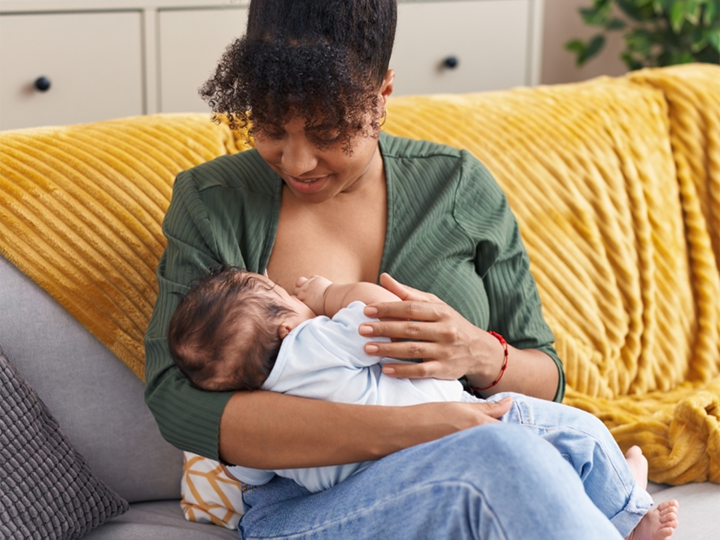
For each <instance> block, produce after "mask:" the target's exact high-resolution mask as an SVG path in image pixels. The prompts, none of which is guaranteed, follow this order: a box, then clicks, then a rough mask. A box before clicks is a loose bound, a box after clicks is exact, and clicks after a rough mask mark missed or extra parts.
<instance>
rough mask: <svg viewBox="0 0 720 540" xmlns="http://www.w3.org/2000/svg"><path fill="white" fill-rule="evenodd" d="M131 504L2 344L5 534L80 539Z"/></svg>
mask: <svg viewBox="0 0 720 540" xmlns="http://www.w3.org/2000/svg"><path fill="white" fill-rule="evenodd" d="M128 508H129V506H128V503H127V502H126V501H125V500H124V499H122V498H120V496H118V495H117V494H116V493H115V492H114V491H112V490H111V489H110V488H109V487H108V486H106V485H105V483H103V482H102V480H100V479H99V478H97V477H96V476H93V473H92V471H91V470H90V468H89V467H88V465H87V463H86V462H85V458H83V457H82V456H81V455H80V453H79V452H78V451H77V450H75V448H74V447H73V445H72V443H71V442H70V441H69V440H68V439H67V437H65V435H64V434H63V432H62V431H60V427H59V426H58V423H57V421H56V420H55V418H54V417H53V415H52V414H51V413H50V410H49V409H48V408H47V407H46V406H45V404H44V403H43V402H42V400H41V399H40V397H39V396H38V395H37V393H36V392H35V390H33V388H31V387H30V385H29V384H28V383H27V381H26V380H25V379H24V377H23V376H22V375H21V374H20V372H18V370H17V369H16V368H15V366H13V365H12V364H11V363H10V361H9V360H8V359H7V357H6V356H5V355H4V354H3V352H2V350H1V349H0V538H3V539H8V540H9V539H18V540H20V539H23V540H25V539H30V538H33V539H34V538H42V539H46V538H47V539H51V540H55V539H56V540H75V539H78V538H80V537H82V536H83V535H84V534H85V533H87V532H89V531H90V530H92V529H94V528H96V527H99V526H100V525H102V524H103V523H105V522H106V521H108V520H109V519H111V518H113V517H115V516H119V515H120V514H123V513H125V512H126V511H127V510H128Z"/></svg>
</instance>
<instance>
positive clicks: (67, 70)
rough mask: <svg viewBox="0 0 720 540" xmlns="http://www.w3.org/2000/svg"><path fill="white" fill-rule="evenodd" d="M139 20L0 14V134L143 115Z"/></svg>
mask: <svg viewBox="0 0 720 540" xmlns="http://www.w3.org/2000/svg"><path fill="white" fill-rule="evenodd" d="M141 22H142V18H141V13H140V12H139V11H127V12H102V13H54V14H30V15H11V14H7V15H0V73H1V74H2V77H0V129H15V128H22V127H33V126H41V125H57V124H73V123H79V122H93V121H96V120H105V119H109V118H117V117H122V116H132V115H139V114H143V112H144V111H143V109H144V106H143V99H144V92H143V78H142V65H143V62H142V31H141ZM39 77H46V78H47V80H48V81H49V82H50V87H49V88H48V89H47V90H46V91H44V92H43V91H40V90H38V89H37V88H36V86H35V82H36V80H37V79H38V78H39ZM39 86H41V87H42V84H39Z"/></svg>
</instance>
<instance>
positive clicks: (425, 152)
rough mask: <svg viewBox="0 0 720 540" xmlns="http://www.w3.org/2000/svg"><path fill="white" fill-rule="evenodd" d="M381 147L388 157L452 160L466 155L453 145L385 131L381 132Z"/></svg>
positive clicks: (384, 154)
mask: <svg viewBox="0 0 720 540" xmlns="http://www.w3.org/2000/svg"><path fill="white" fill-rule="evenodd" d="M380 148H381V149H382V153H383V157H386V158H397V159H418V160H422V159H428V158H438V159H446V160H450V161H452V160H458V159H463V158H464V157H465V156H464V155H463V151H462V150H459V149H457V148H453V147H452V146H447V145H445V144H439V143H436V142H432V141H425V140H421V139H408V138H406V137H397V136H395V135H390V134H388V133H385V132H382V133H381V134H380Z"/></svg>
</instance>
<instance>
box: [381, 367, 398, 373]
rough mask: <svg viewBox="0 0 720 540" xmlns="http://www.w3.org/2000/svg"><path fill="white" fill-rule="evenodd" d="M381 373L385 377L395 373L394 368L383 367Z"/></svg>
mask: <svg viewBox="0 0 720 540" xmlns="http://www.w3.org/2000/svg"><path fill="white" fill-rule="evenodd" d="M382 372H383V373H384V374H385V375H392V374H394V373H395V368H391V367H390V366H383V368H382Z"/></svg>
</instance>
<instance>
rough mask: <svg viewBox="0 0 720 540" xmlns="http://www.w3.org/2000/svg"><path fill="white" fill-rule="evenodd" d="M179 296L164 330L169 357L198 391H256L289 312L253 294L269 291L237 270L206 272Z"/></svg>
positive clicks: (275, 351)
mask: <svg viewBox="0 0 720 540" xmlns="http://www.w3.org/2000/svg"><path fill="white" fill-rule="evenodd" d="M190 287H191V288H190V291H189V292H188V293H187V294H186V295H184V296H182V297H181V300H180V303H179V304H178V306H177V308H176V310H175V314H174V315H173V316H172V319H171V320H170V326H169V328H168V347H169V348H170V355H171V356H172V358H173V360H175V363H176V364H177V365H178V367H179V368H180V370H181V371H182V372H183V373H184V374H185V375H186V376H187V377H188V378H189V379H190V380H191V381H192V382H193V384H195V385H196V386H198V387H200V388H202V389H204V390H215V391H229V390H256V389H258V388H260V387H261V386H262V384H263V382H264V381H265V379H267V377H268V375H270V371H272V368H273V366H274V365H275V360H276V359H277V355H278V351H279V350H280V344H281V341H282V340H281V339H280V336H279V335H278V322H279V321H280V319H281V318H283V317H284V316H285V315H287V314H290V313H292V311H291V310H290V309H289V308H287V307H286V306H284V305H282V304H280V303H279V302H278V303H275V302H273V301H272V299H270V298H268V297H267V295H263V294H259V292H260V291H262V290H265V291H267V290H271V289H272V288H271V287H270V286H268V285H267V283H266V282H264V281H262V280H261V279H260V278H259V276H258V274H254V273H252V272H247V271H246V270H245V269H244V268H240V267H238V266H230V265H221V266H217V267H214V268H210V269H209V272H208V274H207V275H205V276H203V277H201V278H199V279H197V280H195V281H194V282H193V283H192V284H191V286H190Z"/></svg>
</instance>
